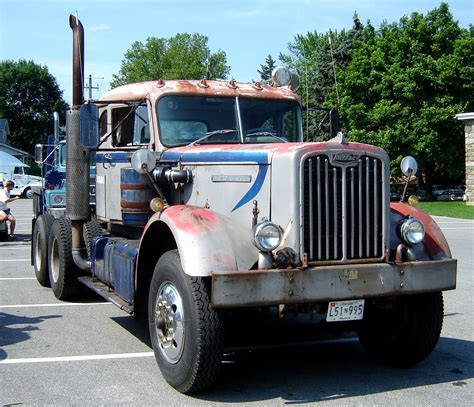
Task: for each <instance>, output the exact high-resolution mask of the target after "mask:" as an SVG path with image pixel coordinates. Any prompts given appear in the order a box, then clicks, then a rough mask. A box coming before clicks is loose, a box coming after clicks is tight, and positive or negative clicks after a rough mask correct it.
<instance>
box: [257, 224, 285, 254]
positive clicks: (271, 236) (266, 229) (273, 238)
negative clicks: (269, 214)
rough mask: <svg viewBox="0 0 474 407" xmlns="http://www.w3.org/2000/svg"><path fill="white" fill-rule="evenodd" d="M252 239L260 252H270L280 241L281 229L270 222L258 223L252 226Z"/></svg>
mask: <svg viewBox="0 0 474 407" xmlns="http://www.w3.org/2000/svg"><path fill="white" fill-rule="evenodd" d="M253 241H254V244H255V246H257V248H258V249H259V250H261V251H262V252H271V251H272V250H275V249H276V248H277V247H278V245H279V244H280V242H281V229H280V227H279V226H278V225H275V224H274V223H272V222H262V223H259V224H258V225H257V226H255V228H254V235H253Z"/></svg>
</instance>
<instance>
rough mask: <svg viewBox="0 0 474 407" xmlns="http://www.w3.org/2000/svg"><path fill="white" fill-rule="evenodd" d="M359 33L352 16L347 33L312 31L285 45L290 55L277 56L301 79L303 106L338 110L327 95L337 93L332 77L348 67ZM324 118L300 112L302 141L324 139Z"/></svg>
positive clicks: (356, 21) (334, 78)
mask: <svg viewBox="0 0 474 407" xmlns="http://www.w3.org/2000/svg"><path fill="white" fill-rule="evenodd" d="M362 32H363V26H362V24H361V23H360V20H359V17H358V15H357V13H355V14H354V17H353V27H352V28H351V29H350V30H342V31H339V32H338V31H329V32H326V33H318V32H316V31H315V32H308V33H307V34H306V35H297V36H296V37H295V39H294V41H293V42H291V43H289V44H288V48H289V51H290V54H280V57H279V58H280V60H281V61H282V62H284V63H285V64H286V65H287V66H289V67H291V68H293V69H295V70H296V71H297V72H298V74H299V76H300V78H301V86H300V90H299V92H300V94H301V99H302V102H303V105H304V106H312V107H315V106H325V107H331V108H337V107H338V106H337V105H338V101H337V100H336V101H335V102H334V101H332V100H331V99H330V95H331V94H332V92H333V91H335V92H336V94H337V93H338V92H339V88H340V86H338V87H337V89H336V83H337V81H336V77H337V75H338V74H339V72H340V71H341V70H344V69H346V67H347V65H348V64H349V62H350V50H351V47H352V44H353V43H354V41H355V40H358V39H359V38H360V36H361V34H362ZM335 72H336V73H337V75H335ZM328 99H329V102H328ZM324 115H325V114H324V113H321V114H319V113H317V112H310V113H308V114H306V113H304V116H303V120H304V129H305V133H306V135H305V138H306V139H308V140H321V139H323V138H325V137H327V135H328V134H329V133H328V127H327V122H326V125H325V126H323V127H322V128H321V126H320V123H321V120H322V119H323V118H324V117H323V116H324ZM321 130H322V131H321Z"/></svg>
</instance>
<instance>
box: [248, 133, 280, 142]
mask: <svg viewBox="0 0 474 407" xmlns="http://www.w3.org/2000/svg"><path fill="white" fill-rule="evenodd" d="M259 136H270V137H273V138H275V139H277V140H279V141H281V142H282V143H288V140H285V139H284V138H282V137H280V136H277V133H273V132H271V131H256V132H254V133H249V134H246V135H245V136H244V139H245V138H247V137H248V138H252V137H259Z"/></svg>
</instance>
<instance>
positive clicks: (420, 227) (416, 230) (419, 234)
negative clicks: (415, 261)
mask: <svg viewBox="0 0 474 407" xmlns="http://www.w3.org/2000/svg"><path fill="white" fill-rule="evenodd" d="M398 235H399V237H400V239H401V240H402V241H403V242H404V243H406V244H408V245H410V246H414V245H417V244H420V243H421V242H422V241H423V240H424V238H425V225H424V224H423V222H422V221H421V220H419V219H416V218H408V219H405V220H404V221H403V222H401V223H400V225H399V227H398Z"/></svg>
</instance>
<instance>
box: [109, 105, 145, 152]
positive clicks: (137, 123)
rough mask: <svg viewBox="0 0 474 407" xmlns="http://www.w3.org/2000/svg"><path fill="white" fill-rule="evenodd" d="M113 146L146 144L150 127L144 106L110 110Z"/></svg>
mask: <svg viewBox="0 0 474 407" xmlns="http://www.w3.org/2000/svg"><path fill="white" fill-rule="evenodd" d="M112 128H113V129H114V130H113V134H112V139H113V145H114V146H115V147H123V146H133V145H140V144H148V143H149V141H150V127H149V124H148V109H147V106H146V105H141V106H138V108H136V107H135V106H125V107H118V108H115V109H113V110H112Z"/></svg>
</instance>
